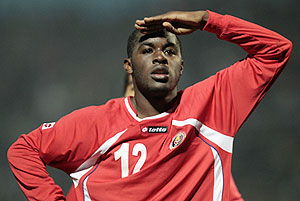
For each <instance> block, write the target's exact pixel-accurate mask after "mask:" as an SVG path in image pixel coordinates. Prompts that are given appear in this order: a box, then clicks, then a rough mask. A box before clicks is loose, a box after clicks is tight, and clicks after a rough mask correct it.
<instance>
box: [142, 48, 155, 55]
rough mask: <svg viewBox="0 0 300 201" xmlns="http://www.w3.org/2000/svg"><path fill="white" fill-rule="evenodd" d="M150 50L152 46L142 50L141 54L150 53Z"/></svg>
mask: <svg viewBox="0 0 300 201" xmlns="http://www.w3.org/2000/svg"><path fill="white" fill-rule="evenodd" d="M152 52H153V50H152V48H146V49H144V50H143V51H142V53H143V54H149V53H152Z"/></svg>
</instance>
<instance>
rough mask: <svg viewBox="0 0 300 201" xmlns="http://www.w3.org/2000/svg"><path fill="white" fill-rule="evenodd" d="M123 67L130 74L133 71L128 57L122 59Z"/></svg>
mask: <svg viewBox="0 0 300 201" xmlns="http://www.w3.org/2000/svg"><path fill="white" fill-rule="evenodd" d="M123 68H124V70H125V71H126V72H127V73H128V74H132V73H133V70H132V64H131V59H130V58H126V59H124V63H123Z"/></svg>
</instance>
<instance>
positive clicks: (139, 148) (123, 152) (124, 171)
mask: <svg viewBox="0 0 300 201" xmlns="http://www.w3.org/2000/svg"><path fill="white" fill-rule="evenodd" d="M139 152H141V156H140V158H139V160H138V162H137V163H136V164H135V166H134V169H133V173H132V174H135V173H137V172H139V171H140V169H141V168H142V166H143V165H144V163H145V161H146V158H147V149H146V147H145V145H143V144H141V143H138V144H135V145H134V147H133V150H132V155H134V156H138V154H139ZM114 155H115V160H119V159H120V158H121V176H122V178H124V177H127V176H128V175H129V162H128V160H129V143H123V144H122V145H121V147H120V149H119V150H118V151H116V152H115V154H114Z"/></svg>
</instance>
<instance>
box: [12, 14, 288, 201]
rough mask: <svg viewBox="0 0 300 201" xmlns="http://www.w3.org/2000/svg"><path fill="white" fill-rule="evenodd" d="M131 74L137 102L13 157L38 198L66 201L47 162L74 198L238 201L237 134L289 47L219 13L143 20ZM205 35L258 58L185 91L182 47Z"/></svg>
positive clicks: (113, 105) (99, 111)
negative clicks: (66, 179)
mask: <svg viewBox="0 0 300 201" xmlns="http://www.w3.org/2000/svg"><path fill="white" fill-rule="evenodd" d="M135 27H136V29H137V30H138V31H135V32H133V34H132V35H131V36H130V37H129V40H128V49H127V50H128V58H126V59H125V60H124V69H125V70H126V71H127V72H128V73H129V74H130V75H132V77H133V85H134V94H135V96H134V97H127V98H118V99H112V100H110V101H108V102H107V103H106V104H104V105H101V106H91V107H87V108H83V109H80V110H77V111H74V112H73V113H71V114H69V115H67V116H65V117H63V118H61V119H60V120H59V121H57V122H55V123H54V122H53V123H45V124H42V125H41V126H40V127H39V128H38V129H36V130H34V131H32V132H31V133H29V134H28V135H22V136H21V137H20V138H19V139H18V140H17V141H16V142H15V143H14V144H13V145H12V146H11V147H10V149H9V151H8V159H9V162H10V165H11V168H12V170H13V172H14V174H15V176H16V178H17V181H18V183H19V185H20V186H21V189H22V190H23V192H24V193H25V195H26V196H27V198H28V199H29V200H65V199H66V198H65V196H64V195H63V192H62V190H61V188H60V187H59V186H57V185H55V183H54V182H53V180H52V179H51V177H49V175H48V173H47V171H46V165H51V166H53V167H56V168H59V169H61V170H63V171H65V172H66V173H67V174H69V175H70V177H71V178H72V179H73V183H74V185H73V186H72V189H71V191H70V195H69V196H67V200H84V201H88V200H180V201H182V200H203V201H221V200H222V201H228V200H230V189H231V186H232V184H231V179H230V178H231V156H232V144H233V139H234V136H235V134H236V133H237V131H238V129H239V128H240V127H241V126H242V124H243V123H244V122H245V120H246V119H247V117H248V116H249V115H250V114H251V112H252V111H253V109H254V108H255V107H256V106H257V104H258V103H259V102H260V101H261V99H262V98H263V97H264V95H265V93H266V92H267V90H268V89H269V88H270V87H271V85H272V83H273V82H274V81H275V79H276V78H277V77H278V75H279V73H280V72H281V71H282V70H283V68H284V66H285V65H286V63H287V61H288V59H289V57H290V54H291V49H292V44H291V42H290V41H289V40H287V39H286V38H284V37H282V36H281V35H279V34H277V33H275V32H273V31H270V30H268V29H265V28H263V27H260V26H258V25H255V24H253V23H250V22H247V21H244V20H241V19H238V18H235V17H232V16H229V15H220V14H217V13H214V12H212V11H196V12H169V13H166V14H163V15H158V16H154V17H150V18H144V19H143V20H137V21H136V24H135ZM196 30H204V31H208V32H211V33H214V34H216V35H217V36H218V38H220V39H222V40H226V41H229V42H232V43H235V44H237V45H239V46H240V47H242V48H243V49H244V50H245V51H246V52H247V53H248V56H247V57H246V58H245V59H243V60H241V61H238V62H236V63H235V64H233V65H232V66H230V67H228V68H225V69H224V70H221V71H220V72H218V73H217V74H216V75H213V76H211V77H209V78H207V79H205V80H203V81H201V82H199V83H197V84H195V85H193V86H190V87H188V88H186V89H185V90H183V91H178V90H177V83H178V81H179V78H180V76H181V75H182V73H183V60H182V57H181V44H180V41H179V40H178V38H177V37H176V35H179V34H190V33H192V32H193V31H196Z"/></svg>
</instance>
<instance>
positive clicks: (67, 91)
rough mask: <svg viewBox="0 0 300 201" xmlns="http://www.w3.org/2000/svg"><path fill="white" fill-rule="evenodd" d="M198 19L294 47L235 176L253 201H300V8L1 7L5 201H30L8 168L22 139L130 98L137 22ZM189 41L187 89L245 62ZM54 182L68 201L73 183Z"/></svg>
mask: <svg viewBox="0 0 300 201" xmlns="http://www.w3.org/2000/svg"><path fill="white" fill-rule="evenodd" d="M200 9H210V10H212V11H216V12H218V13H221V14H231V15H234V16H237V17H240V18H243V19H246V20H248V21H252V22H255V23H257V24H260V25H263V26H265V27H267V28H270V29H272V30H274V31H276V32H279V33H281V34H282V35H284V36H286V37H287V38H288V39H290V40H291V41H292V42H293V43H294V50H293V54H292V57H291V60H290V61H289V64H288V66H287V68H286V69H285V71H283V73H282V75H281V76H280V77H279V79H278V81H277V82H276V83H275V84H274V86H273V87H272V89H271V91H270V92H269V93H268V94H267V95H266V97H265V99H264V100H263V101H262V103H261V104H260V105H259V106H258V108H257V109H256V111H255V112H254V113H253V114H252V116H251V117H250V118H249V120H248V121H247V122H246V124H245V125H244V126H243V127H242V129H241V130H240V131H239V133H238V135H237V137H236V140H235V145H234V154H233V167H232V172H233V176H234V178H235V180H236V183H237V185H238V187H239V190H240V192H241V193H242V195H243V197H244V198H245V200H247V201H253V200H255V201H260V200H261V201H269V200H272V201H291V200H295V201H296V200H300V193H299V192H300V151H299V144H300V137H299V135H300V122H299V120H300V115H299V112H300V84H299V80H300V52H299V47H300V46H299V42H300V41H299V40H300V26H299V25H300V1H299V0H284V1H283V0H235V1H233V0H227V1H221V0H213V1H206V2H205V1H199V0H198V1H196V0H152V1H138V0H110V1H104V0H102V1H96V0H86V1H79V0H72V1H66V0H43V1H37V0H26V1H23V0H1V1H0V37H1V41H0V65H1V68H0V90H1V91H0V94H1V95H0V96H1V98H0V100H1V102H0V103H1V104H0V107H1V115H0V128H1V135H0V148H1V149H0V154H1V164H0V173H1V183H0V189H1V190H0V191H1V192H0V200H3V201H10V200H26V199H25V197H24V196H23V194H22V192H21V190H20V188H19V187H18V185H17V182H16V181H15V179H14V177H13V174H12V173H11V171H10V169H9V166H8V162H7V159H6V152H7V149H8V147H9V146H10V145H11V144H12V143H13V142H14V141H16V140H17V138H18V136H19V135H20V134H22V133H28V132H30V131H31V130H33V129H34V128H36V127H38V126H39V125H40V124H41V123H43V122H52V121H56V120H57V119H59V118H60V117H61V116H63V115H65V114H68V113H70V112H71V111H73V110H75V109H78V108H82V107H85V106H88V105H100V104H103V103H105V102H106V101H107V100H109V99H111V98H115V97H120V96H121V95H122V93H123V78H124V71H123V69H122V64H123V58H124V57H126V41H127V37H128V35H129V34H130V32H131V31H132V30H133V25H134V22H135V20H136V19H140V18H143V17H144V16H152V15H156V14H161V13H162V12H166V11H169V10H200ZM181 40H182V43H183V57H184V61H185V72H184V75H183V77H182V79H181V82H180V88H181V89H183V88H185V87H187V86H189V85H191V84H193V83H195V82H197V81H200V80H202V79H204V78H206V77H208V76H209V75H212V74H214V73H215V72H217V71H218V70H220V69H222V68H224V67H226V66H228V65H230V64H232V63H234V62H235V61H237V60H239V59H241V58H243V57H245V56H246V54H245V53H244V52H243V50H242V49H240V48H239V47H237V46H235V45H233V44H230V43H227V42H224V41H220V40H218V39H217V38H216V37H215V35H213V34H210V33H206V32H201V31H198V32H195V33H193V34H191V35H188V36H183V37H181ZM49 172H50V174H51V175H52V176H53V177H54V180H55V181H56V182H57V183H58V184H59V185H60V186H61V187H62V188H63V190H64V192H65V193H67V191H68V189H69V187H70V185H71V184H72V182H71V181H70V179H69V178H68V176H67V175H65V174H64V173H63V172H60V171H58V170H55V169H53V168H49Z"/></svg>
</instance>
